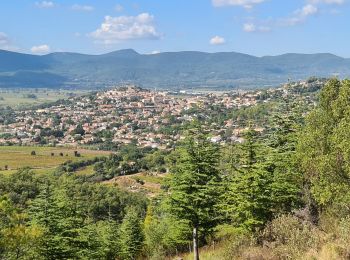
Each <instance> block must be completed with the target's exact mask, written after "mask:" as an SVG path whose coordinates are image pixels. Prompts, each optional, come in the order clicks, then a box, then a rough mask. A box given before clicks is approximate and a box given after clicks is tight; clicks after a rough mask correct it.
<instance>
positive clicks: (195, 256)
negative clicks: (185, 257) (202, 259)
mask: <svg viewBox="0 0 350 260" xmlns="http://www.w3.org/2000/svg"><path fill="white" fill-rule="evenodd" d="M193 259H194V260H199V252H198V228H197V227H194V228H193Z"/></svg>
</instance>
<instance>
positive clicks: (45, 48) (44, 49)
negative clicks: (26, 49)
mask: <svg viewBox="0 0 350 260" xmlns="http://www.w3.org/2000/svg"><path fill="white" fill-rule="evenodd" d="M30 51H31V52H32V53H34V54H47V53H49V52H50V51H51V49H50V46H49V45H47V44H43V45H38V46H33V47H32V48H31V49H30Z"/></svg>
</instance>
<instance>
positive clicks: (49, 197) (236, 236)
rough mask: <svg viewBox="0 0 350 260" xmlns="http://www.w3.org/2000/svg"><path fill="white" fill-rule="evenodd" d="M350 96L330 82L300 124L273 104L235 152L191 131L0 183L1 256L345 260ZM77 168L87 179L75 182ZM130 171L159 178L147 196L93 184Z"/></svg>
mask: <svg viewBox="0 0 350 260" xmlns="http://www.w3.org/2000/svg"><path fill="white" fill-rule="evenodd" d="M349 97H350V81H347V80H345V81H338V80H331V81H329V83H328V84H327V85H326V86H325V87H324V88H323V90H322V91H321V93H320V98H319V105H318V106H317V108H316V109H314V110H313V111H312V112H311V113H310V114H309V115H308V116H307V117H306V120H305V121H304V120H303V119H301V118H300V117H299V115H300V110H299V109H300V108H299V107H297V106H294V105H289V104H286V105H283V106H282V105H281V106H278V107H276V109H275V110H274V113H273V114H272V115H269V116H270V118H269V124H270V125H271V127H270V129H268V131H267V132H265V133H262V134H261V133H258V132H256V131H254V130H253V129H252V128H249V129H248V130H247V131H246V132H245V133H244V142H243V143H232V144H230V145H225V146H219V145H218V144H215V143H212V142H211V141H210V138H208V137H209V134H210V133H207V132H205V130H203V129H202V128H201V127H200V123H198V122H194V123H193V124H192V125H190V126H188V130H187V134H186V136H187V137H186V138H185V140H183V141H182V142H180V143H177V145H176V147H175V149H174V150H173V151H172V152H171V153H169V152H161V151H159V150H142V149H138V148H137V147H136V146H135V145H133V144H131V145H129V146H126V147H124V148H122V149H119V150H118V152H117V153H116V154H112V155H110V156H109V157H103V158H97V159H90V160H85V161H84V160H83V161H78V162H70V163H66V164H64V165H62V166H61V167H59V168H58V169H57V170H56V171H55V172H54V173H52V174H45V175H40V174H34V173H33V172H32V171H31V170H29V169H22V170H19V171H18V172H17V173H14V174H12V175H4V176H1V177H0V196H1V198H0V218H1V222H0V241H1V242H0V255H1V257H2V258H4V259H167V258H171V257H174V256H175V255H181V257H183V258H184V259H187V258H194V259H199V258H201V259H348V258H349V255H350V247H349V244H350V220H349V213H350V212H349V207H348V204H349V200H350V193H349V191H350V182H349V178H350V177H349V176H350V173H349V169H350V168H349V162H350V158H349V154H350V151H349V147H350V135H349V134H348V132H349V131H348V129H349V126H350V125H349V124H350V117H349V115H350V103H349V101H348V100H349ZM262 111H265V108H264V109H263V110H262ZM259 114H260V112H259ZM262 114H265V112H262ZM87 165H94V166H93V167H94V174H93V175H92V178H91V176H90V177H86V176H80V175H75V174H74V171H75V170H76V168H80V167H85V166H87ZM140 170H145V171H151V172H152V171H155V172H159V173H161V172H165V171H167V170H168V171H169V174H167V177H166V178H165V179H166V180H165V181H164V182H163V183H162V192H161V193H160V194H158V196H156V197H154V198H151V199H147V198H145V196H142V195H139V194H138V193H131V192H128V191H125V190H121V189H119V188H117V187H114V186H113V185H107V184H104V183H103V182H101V181H103V180H107V179H110V178H112V177H115V176H120V175H126V174H132V173H134V172H139V171H140ZM135 180H138V182H140V183H141V182H142V179H138V178H137V177H135ZM188 251H191V252H192V253H191V254H187V253H188Z"/></svg>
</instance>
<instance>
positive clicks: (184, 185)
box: [170, 127, 220, 260]
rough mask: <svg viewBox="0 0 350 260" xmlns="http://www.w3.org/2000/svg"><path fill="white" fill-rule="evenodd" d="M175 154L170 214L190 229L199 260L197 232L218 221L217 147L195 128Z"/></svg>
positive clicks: (171, 182)
mask: <svg viewBox="0 0 350 260" xmlns="http://www.w3.org/2000/svg"><path fill="white" fill-rule="evenodd" d="M177 152H178V153H179V156H180V157H179V158H178V160H177V162H176V163H175V164H174V166H173V167H172V169H171V180H170V206H171V212H172V213H173V214H174V215H175V216H177V217H178V218H179V219H182V220H186V221H187V222H188V223H189V225H190V227H191V228H192V230H193V252H194V259H195V260H198V259H199V254H198V237H199V233H198V232H202V234H206V233H207V232H209V231H211V229H212V228H213V227H214V226H215V225H216V224H217V222H218V220H219V218H218V212H217V210H216V209H217V208H216V207H217V204H218V199H219V194H220V176H219V171H218V162H219V148H218V146H217V145H215V144H213V143H211V142H210V141H209V140H208V137H207V136H206V135H205V134H204V133H203V132H202V131H201V129H200V128H199V127H197V128H196V129H194V130H192V131H191V133H190V134H189V136H188V137H187V140H186V142H185V144H184V146H183V147H182V148H180V149H179V150H178V151H177Z"/></svg>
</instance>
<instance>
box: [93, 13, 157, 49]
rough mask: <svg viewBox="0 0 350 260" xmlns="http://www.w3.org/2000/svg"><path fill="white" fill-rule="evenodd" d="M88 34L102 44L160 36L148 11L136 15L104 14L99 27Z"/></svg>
mask: <svg viewBox="0 0 350 260" xmlns="http://www.w3.org/2000/svg"><path fill="white" fill-rule="evenodd" d="M89 35H90V36H91V37H93V38H95V39H96V40H97V41H98V42H103V43H104V44H113V43H118V42H120V41H125V40H135V39H158V38H160V34H159V33H158V32H157V29H156V27H155V25H154V17H153V15H150V14H148V13H142V14H139V15H137V16H118V17H111V16H106V17H105V20H104V22H103V23H102V24H101V26H100V28H98V29H97V30H96V31H94V32H92V33H90V34H89Z"/></svg>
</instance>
